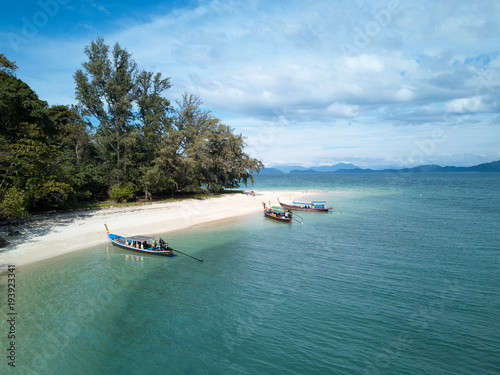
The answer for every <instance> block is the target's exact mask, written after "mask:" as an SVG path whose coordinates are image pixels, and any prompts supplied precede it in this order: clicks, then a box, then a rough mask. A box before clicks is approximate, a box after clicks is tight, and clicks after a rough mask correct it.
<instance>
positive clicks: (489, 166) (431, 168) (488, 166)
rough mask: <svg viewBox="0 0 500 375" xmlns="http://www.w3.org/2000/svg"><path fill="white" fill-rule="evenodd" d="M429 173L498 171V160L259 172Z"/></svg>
mask: <svg viewBox="0 0 500 375" xmlns="http://www.w3.org/2000/svg"><path fill="white" fill-rule="evenodd" d="M387 172H390V173H394V172H398V173H422V172H426V173H430V172H500V160H497V161H493V162H490V163H483V164H478V165H474V166H472V167H453V166H446V167H441V166H439V165H420V166H418V167H413V168H402V169H370V168H366V169H363V168H359V167H357V166H355V165H354V164H351V163H338V164H335V165H328V166H321V167H311V168H304V167H301V166H278V167H275V168H262V169H261V170H260V174H284V173H290V174H311V173H387Z"/></svg>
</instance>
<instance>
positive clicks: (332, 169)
mask: <svg viewBox="0 0 500 375" xmlns="http://www.w3.org/2000/svg"><path fill="white" fill-rule="evenodd" d="M355 168H358V167H356V166H355V165H354V164H351V163H337V164H335V165H324V166H321V167H312V168H310V169H312V170H313V171H316V172H335V171H338V170H339V169H355Z"/></svg>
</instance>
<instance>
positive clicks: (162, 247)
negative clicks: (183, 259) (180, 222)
mask: <svg viewBox="0 0 500 375" xmlns="http://www.w3.org/2000/svg"><path fill="white" fill-rule="evenodd" d="M166 249H167V246H166V243H165V241H163V238H160V250H166Z"/></svg>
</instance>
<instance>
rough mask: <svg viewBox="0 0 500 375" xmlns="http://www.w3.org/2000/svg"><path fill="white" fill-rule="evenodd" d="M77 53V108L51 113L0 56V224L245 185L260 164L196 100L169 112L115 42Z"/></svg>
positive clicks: (156, 83) (158, 80) (153, 79)
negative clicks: (85, 206)
mask: <svg viewBox="0 0 500 375" xmlns="http://www.w3.org/2000/svg"><path fill="white" fill-rule="evenodd" d="M84 52H85V55H86V57H87V60H86V61H84V62H83V63H82V66H81V68H80V69H78V70H76V72H75V73H74V75H73V78H74V82H75V95H76V102H77V104H76V105H52V106H49V105H48V103H47V102H46V101H44V100H42V99H40V98H39V97H38V96H37V94H36V93H35V92H34V91H33V90H32V89H31V88H30V87H29V85H28V84H26V83H25V82H23V81H22V80H20V79H18V78H17V77H16V71H17V69H18V67H17V66H16V63H15V62H13V61H10V60H9V59H8V58H7V56H5V55H4V54H0V219H13V218H22V217H24V216H27V215H29V214H30V213H34V212H39V211H47V210H57V209H71V208H77V207H81V206H82V202H99V201H105V200H108V199H112V200H114V201H117V202H120V201H132V200H137V199H143V200H152V199H153V197H156V196H173V195H174V194H179V193H182V194H190V193H197V192H212V193H213V192H215V193H217V192H220V191H222V190H223V189H224V188H236V187H238V186H239V184H241V183H243V184H245V185H246V184H247V183H248V182H249V181H251V182H253V178H252V174H253V173H254V172H259V171H260V169H261V168H262V167H263V164H262V162H260V161H259V160H257V159H254V158H251V157H250V156H249V155H248V154H246V153H245V152H244V148H245V140H244V137H243V136H242V135H241V134H236V133H235V132H234V129H232V128H231V127H230V126H227V125H225V124H223V123H221V121H220V120H219V119H217V118H216V117H215V116H214V115H213V114H212V113H211V112H210V111H209V110H204V109H202V100H201V99H200V98H199V97H197V96H196V95H193V94H189V93H184V94H183V96H182V98H181V99H179V100H176V101H175V104H172V103H171V102H170V101H169V100H168V99H167V98H166V96H165V93H166V91H167V90H168V89H169V88H170V87H171V82H170V78H168V77H163V76H162V74H161V73H154V72H149V71H145V70H140V69H139V68H138V66H137V64H136V62H135V61H134V60H133V58H132V55H131V53H129V52H128V51H127V50H126V49H123V48H122V47H121V46H120V45H119V44H118V43H116V44H115V45H114V46H113V47H110V46H109V45H106V44H105V42H104V40H103V39H101V38H98V39H96V40H93V41H92V42H91V43H90V45H88V46H86V47H85V50H84Z"/></svg>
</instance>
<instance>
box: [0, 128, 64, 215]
mask: <svg viewBox="0 0 500 375" xmlns="http://www.w3.org/2000/svg"><path fill="white" fill-rule="evenodd" d="M2 153H4V154H5V155H6V156H7V163H6V164H5V165H4V168H2V171H1V172H2V176H1V177H2V179H1V182H0V215H2V216H4V217H19V216H24V215H25V214H27V213H28V211H31V210H33V209H46V208H48V207H54V206H62V205H63V204H64V201H65V199H66V198H67V197H68V194H69V193H70V192H72V191H73V189H72V187H71V185H70V184H69V183H68V182H67V181H68V180H69V176H68V174H67V169H66V168H64V162H62V160H61V158H60V155H61V154H60V152H59V147H58V146H55V145H51V144H50V143H49V138H48V136H46V135H45V134H43V132H42V131H41V129H40V127H39V126H38V125H36V124H28V123H22V124H20V133H19V137H18V139H17V140H16V142H15V143H13V144H7V145H6V147H5V148H4V150H3V152H2Z"/></svg>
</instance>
